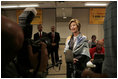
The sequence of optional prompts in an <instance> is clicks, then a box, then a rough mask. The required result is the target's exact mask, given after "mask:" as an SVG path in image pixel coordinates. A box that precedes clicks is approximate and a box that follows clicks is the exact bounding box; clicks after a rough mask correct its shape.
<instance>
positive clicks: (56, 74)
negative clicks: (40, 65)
mask: <svg viewBox="0 0 118 79" xmlns="http://www.w3.org/2000/svg"><path fill="white" fill-rule="evenodd" d="M64 47H65V45H60V46H59V56H61V55H62V65H61V69H60V71H59V67H56V66H55V67H54V68H50V69H49V70H48V75H47V78H66V63H65V55H64V53H63V51H64ZM48 63H49V64H51V59H49V62H48Z"/></svg>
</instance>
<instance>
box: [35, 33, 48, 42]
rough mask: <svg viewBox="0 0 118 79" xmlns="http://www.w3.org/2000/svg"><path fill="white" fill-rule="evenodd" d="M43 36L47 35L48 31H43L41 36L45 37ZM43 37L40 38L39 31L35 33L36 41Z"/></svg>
mask: <svg viewBox="0 0 118 79" xmlns="http://www.w3.org/2000/svg"><path fill="white" fill-rule="evenodd" d="M43 37H47V33H46V32H42V37H41V38H43ZM41 38H40V36H39V33H38V32H37V33H35V34H34V41H36V40H40V39H41Z"/></svg>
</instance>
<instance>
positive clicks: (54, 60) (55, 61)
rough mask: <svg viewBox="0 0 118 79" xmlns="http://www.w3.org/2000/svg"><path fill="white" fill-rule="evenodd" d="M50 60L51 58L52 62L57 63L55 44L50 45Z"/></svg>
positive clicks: (57, 56)
mask: <svg viewBox="0 0 118 79" xmlns="http://www.w3.org/2000/svg"><path fill="white" fill-rule="evenodd" d="M51 60H52V64H54V63H57V62H58V61H59V55H58V47H57V46H52V47H51Z"/></svg>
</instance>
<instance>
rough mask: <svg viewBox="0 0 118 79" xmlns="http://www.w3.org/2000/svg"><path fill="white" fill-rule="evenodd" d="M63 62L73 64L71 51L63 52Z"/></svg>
mask: <svg viewBox="0 0 118 79" xmlns="http://www.w3.org/2000/svg"><path fill="white" fill-rule="evenodd" d="M65 60H66V62H67V63H68V62H73V53H72V50H67V51H66V52H65Z"/></svg>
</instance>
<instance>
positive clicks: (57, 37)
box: [48, 32, 60, 47]
mask: <svg viewBox="0 0 118 79" xmlns="http://www.w3.org/2000/svg"><path fill="white" fill-rule="evenodd" d="M48 38H49V39H50V41H51V43H52V41H53V39H52V32H49V33H48ZM59 41H60V35H59V33H58V32H55V38H54V43H56V47H59Z"/></svg>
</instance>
